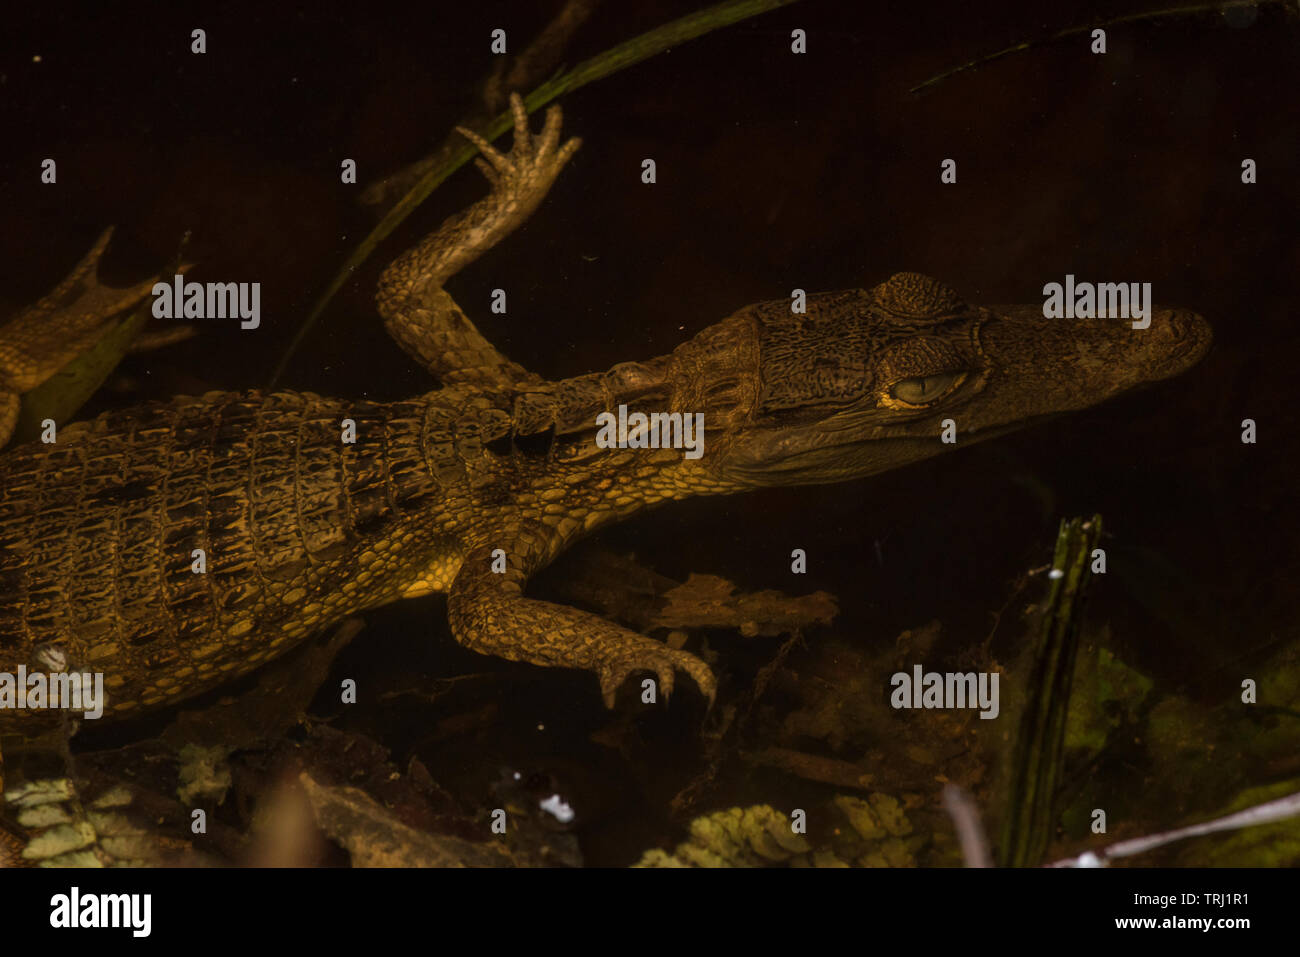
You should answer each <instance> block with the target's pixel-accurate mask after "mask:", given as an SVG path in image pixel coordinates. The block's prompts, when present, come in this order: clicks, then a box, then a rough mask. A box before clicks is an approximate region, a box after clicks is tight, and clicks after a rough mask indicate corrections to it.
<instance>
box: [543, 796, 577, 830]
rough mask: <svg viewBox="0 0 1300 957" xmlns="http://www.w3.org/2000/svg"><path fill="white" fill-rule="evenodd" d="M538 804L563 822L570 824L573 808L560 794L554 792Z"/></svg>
mask: <svg viewBox="0 0 1300 957" xmlns="http://www.w3.org/2000/svg"><path fill="white" fill-rule="evenodd" d="M537 806H538V807H539V808H541V809H542V810H543V811H545V812H546V813H548V814H550V815H551V816H552V817H554V818H555V819H556V820H557V821H559V822H560V823H561V824H568V823H569V822H570V821H572V820H573V818H574V814H573V808H571V807H569V805H568V803H567V802H566V801H565V800H564V798H562V797H560V796H559V795H558V794H552V795H551V796H550V797H548V798H546V800H544V801H538V802H537Z"/></svg>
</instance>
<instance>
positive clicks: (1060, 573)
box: [1047, 568, 1065, 578]
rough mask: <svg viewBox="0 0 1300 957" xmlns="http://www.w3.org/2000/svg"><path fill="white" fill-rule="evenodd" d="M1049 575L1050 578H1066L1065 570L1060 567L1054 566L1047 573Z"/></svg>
mask: <svg viewBox="0 0 1300 957" xmlns="http://www.w3.org/2000/svg"><path fill="white" fill-rule="evenodd" d="M1047 577H1048V578H1064V577H1065V572H1063V571H1061V570H1060V569H1059V568H1053V569H1052V570H1051V571H1050V572H1048V573H1047Z"/></svg>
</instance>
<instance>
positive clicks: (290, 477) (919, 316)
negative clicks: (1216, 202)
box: [0, 97, 1209, 726]
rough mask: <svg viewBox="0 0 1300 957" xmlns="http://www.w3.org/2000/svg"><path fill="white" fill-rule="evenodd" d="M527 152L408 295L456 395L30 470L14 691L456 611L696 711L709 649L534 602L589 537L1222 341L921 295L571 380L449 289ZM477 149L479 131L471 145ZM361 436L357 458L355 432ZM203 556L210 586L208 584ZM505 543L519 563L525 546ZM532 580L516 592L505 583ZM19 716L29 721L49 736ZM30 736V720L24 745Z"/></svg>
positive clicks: (880, 462) (523, 128) (406, 326)
mask: <svg viewBox="0 0 1300 957" xmlns="http://www.w3.org/2000/svg"><path fill="white" fill-rule="evenodd" d="M512 107H513V109H514V113H515V121H516V123H515V142H514V147H513V149H512V151H511V153H510V155H509V156H503V155H501V154H499V153H497V152H496V151H495V150H494V149H493V148H492V147H491V146H490V145H488V144H487V143H485V142H483V141H481V140H479V139H477V138H476V137H473V136H472V135H471V138H472V139H474V140H475V142H476V143H477V145H478V146H479V147H480V149H481V150H482V151H483V153H484V155H485V156H486V157H487V160H488V162H487V163H485V164H481V165H482V167H483V168H484V170H485V171H486V172H487V173H488V175H489V178H490V179H491V180H492V183H493V189H492V192H491V194H490V195H489V196H488V197H486V198H485V199H483V200H481V201H480V202H478V203H476V204H475V205H474V206H473V207H471V208H470V209H469V210H467V211H466V212H465V213H462V214H459V215H457V216H453V217H452V218H451V219H449V220H448V221H447V222H446V223H444V224H443V225H442V226H441V227H440V228H439V229H438V230H437V231H435V232H434V233H433V234H432V235H431V236H429V237H428V238H427V239H426V240H424V241H423V242H422V243H420V244H419V245H418V246H417V247H416V248H415V249H413V250H411V251H410V252H408V253H407V254H405V255H403V256H401V257H400V258H399V259H398V260H397V261H395V262H394V263H393V264H392V265H391V266H390V267H389V269H388V270H387V271H386V273H385V274H384V277H383V279H382V280H381V283H380V291H379V309H380V312H381V314H382V315H383V316H384V319H385V322H386V324H387V326H388V328H389V330H390V332H391V333H392V334H393V336H394V338H395V339H396V340H397V341H398V342H399V344H401V345H402V346H403V348H405V349H406V350H407V351H408V352H410V353H411V354H412V355H413V356H415V357H416V358H417V359H418V360H420V361H421V362H422V363H423V364H424V365H426V367H428V368H429V369H430V370H431V371H433V372H434V373H436V374H438V375H439V376H441V378H442V381H443V383H444V388H442V389H440V390H438V391H434V392H430V393H428V394H426V395H423V396H420V397H417V398H414V399H411V400H408V401H404V402H395V403H370V402H353V401H347V400H342V399H329V398H322V397H320V396H316V395H310V394H306V393H288V392H286V393H276V394H272V395H264V394H260V393H256V392H253V393H248V394H246V395H238V394H233V393H213V394H209V395H205V396H202V397H200V398H184V399H176V400H173V401H172V402H169V403H155V404H152V405H147V406H143V407H137V408H134V409H130V410H127V411H124V412H115V413H111V414H108V415H104V416H101V417H100V418H98V419H96V420H94V421H92V422H88V423H82V424H77V425H71V426H68V427H66V428H64V429H62V430H61V432H60V434H59V440H58V443H57V445H54V446H43V445H39V444H31V445H27V446H24V447H21V448H17V449H14V450H12V451H10V452H8V453H6V455H5V456H4V457H3V458H0V488H2V491H0V544H2V545H3V553H2V556H3V557H0V671H9V672H13V671H15V670H16V668H17V666H18V665H19V664H20V663H27V664H29V665H30V664H31V663H32V662H33V660H34V659H35V658H36V656H37V655H38V653H39V652H41V651H42V649H44V648H45V647H46V646H48V645H51V644H53V645H55V646H57V647H58V649H59V650H61V651H62V652H63V653H64V654H65V655H66V657H67V659H68V661H69V663H70V666H71V667H72V668H73V669H74V670H90V671H103V672H104V673H105V675H106V684H107V688H108V691H109V701H108V705H107V712H106V714H107V715H108V716H110V717H116V716H121V715H131V714H139V713H141V712H144V711H146V710H148V709H151V708H156V707H161V706H164V705H167V704H170V703H173V702H176V701H180V700H183V699H184V698H187V697H189V696H192V695H195V694H198V693H200V692H202V691H204V690H207V689H209V688H212V687H214V686H217V685H219V684H221V683H222V682H224V681H226V680H229V679H231V678H234V677H236V676H238V675H240V674H243V673H245V672H247V671H249V670H251V669H253V668H255V667H257V666H258V665H259V664H261V663H263V662H265V661H266V660H268V659H270V658H272V657H274V656H276V655H279V654H281V653H282V652H284V651H285V650H286V649H288V648H289V647H291V646H292V645H293V644H295V643H297V642H299V641H301V640H302V639H303V638H305V637H306V636H307V635H309V634H311V633H312V632H314V631H317V630H319V629H321V628H323V627H325V626H327V625H329V624H331V623H333V622H336V621H338V620H340V619H342V618H344V617H345V616H347V615H351V614H353V613H355V612H358V611H362V610H364V609H367V608H372V607H375V606H377V605H382V604H385V603H387V602H390V601H395V600H397V599H399V598H402V597H409V596H414V595H421V594H425V593H428V592H432V591H445V592H447V593H448V611H449V617H450V621H451V626H452V632H453V634H454V635H455V637H456V639H457V640H458V641H459V642H461V643H462V644H463V645H465V646H466V647H468V648H472V649H475V650H477V651H480V652H483V653H485V654H493V655H498V656H500V657H503V658H509V659H512V660H517V661H525V662H531V663H533V664H538V665H548V666H556V667H570V668H581V669H585V670H588V671H591V672H593V673H594V674H595V675H596V676H597V678H598V679H599V684H600V689H601V692H602V694H603V696H604V698H605V700H606V702H607V703H611V704H612V702H613V698H614V694H615V692H616V691H617V690H618V688H619V686H620V685H621V684H622V682H623V681H624V680H625V679H626V678H627V677H628V676H629V675H630V674H632V673H634V672H638V671H650V672H653V673H655V674H656V675H657V677H658V679H659V681H660V683H661V689H662V691H663V692H664V693H665V694H667V693H668V692H670V691H671V690H672V686H673V679H674V672H675V671H676V670H681V671H684V672H686V673H687V674H688V675H689V676H690V677H691V678H692V679H693V680H694V681H695V683H696V684H697V685H698V686H699V687H700V688H701V689H702V690H703V692H704V693H705V694H706V695H708V696H710V697H711V696H712V695H713V691H714V680H713V676H712V674H711V673H710V671H709V669H708V668H707V667H706V666H705V665H704V664H703V663H702V662H701V661H700V660H699V659H697V658H695V657H694V656H692V655H690V654H688V653H686V652H683V651H678V650H674V649H671V648H668V647H666V646H665V645H663V644H661V643H659V642H656V641H652V640H650V639H648V638H646V637H645V636H643V635H639V634H636V633H634V632H631V631H628V630H626V629H624V628H620V627H618V626H617V625H614V624H612V623H610V622H607V621H605V620H603V619H600V618H598V617H596V616H593V615H590V614H587V613H585V612H581V611H577V610H575V609H572V608H568V607H564V606H560V605H555V604H551V603H547V602H541V601H536V600H533V599H529V598H525V597H524V596H523V589H524V586H525V583H526V581H527V579H528V576H529V575H531V574H532V573H533V572H534V571H536V570H537V569H538V568H540V567H541V566H543V565H544V564H546V563H547V562H548V561H550V560H551V559H552V558H554V556H555V555H556V554H558V553H559V552H560V551H561V550H562V549H564V548H566V547H568V546H569V545H570V544H572V543H573V542H574V541H575V540H577V539H578V538H580V537H582V536H583V535H585V534H587V533H589V532H591V531H592V530H594V529H596V528H599V527H600V526H602V525H605V524H607V523H609V522H613V521H617V520H620V519H623V518H626V517H627V516H629V515H631V514H633V513H634V512H637V511H639V510H641V509H644V508H646V507H649V506H652V505H656V504H659V503H662V502H665V501H670V500H675V499H681V498H685V497H687V496H691V495H701V494H722V493H729V492H734V491H739V490H742V489H746V488H757V487H762V486H766V485H779V484H809V483H821V482H833V481H842V480H846V479H851V478H855V477H859V476H864V475H870V474H873V473H875V472H880V471H883V470H885V469H889V468H894V467H896V466H899V465H903V464H906V463H908V462H912V461H916V460H918V459H921V458H925V457H927V456H929V455H933V454H936V453H937V452H939V451H941V450H942V449H944V448H946V447H948V446H946V445H944V444H943V443H941V441H940V438H939V436H940V432H941V430H942V422H943V420H945V419H948V418H952V419H953V420H954V421H955V422H956V423H957V426H958V434H959V436H960V444H963V445H964V444H967V443H969V442H972V441H978V440H980V439H982V438H986V437H989V436H992V435H997V434H1001V433H1002V432H1005V431H1007V430H1008V429H1011V428H1015V427H1018V426H1020V425H1022V424H1024V423H1026V422H1028V421H1032V420H1034V419H1036V418H1038V417H1041V416H1044V415H1049V414H1054V413H1059V412H1064V411H1068V410H1071V409H1078V408H1083V407H1086V406H1089V405H1092V404H1094V403H1096V402H1099V401H1101V400H1103V399H1105V398H1107V397H1109V396H1111V395H1114V394H1116V393H1118V392H1121V391H1123V390H1125V389H1127V388H1129V387H1131V386H1135V385H1138V384H1141V383H1144V382H1148V381H1151V380H1154V379H1159V378H1163V377H1165V376H1169V375H1173V374H1176V373H1177V372H1180V371H1182V370H1183V369H1185V368H1187V367H1188V366H1189V365H1191V364H1192V363H1193V362H1195V361H1196V360H1197V358H1199V356H1200V355H1201V354H1202V353H1203V352H1204V349H1205V347H1206V345H1207V343H1208V340H1209V333H1208V327H1207V326H1206V324H1205V323H1204V321H1203V320H1202V319H1200V317H1198V316H1195V315H1193V314H1191V313H1185V312H1175V311H1169V310H1158V311H1156V312H1155V313H1154V315H1153V317H1152V323H1151V327H1150V328H1149V329H1147V330H1133V329H1131V328H1130V326H1129V324H1128V323H1127V322H1124V321H1115V320H1110V321H1096V322H1074V323H1070V324H1066V323H1063V322H1059V321H1054V322H1049V321H1046V320H1044V319H1043V318H1042V313H1041V308H1040V307H1038V306H1025V307H995V308H991V309H982V308H977V307H972V306H969V305H967V304H965V303H964V302H962V301H961V300H960V299H959V298H958V297H957V295H956V294H955V293H954V292H952V290H950V289H948V288H947V287H945V286H943V285H942V284H941V283H938V282H936V281H935V280H932V279H929V278H927V277H924V276H920V275H918V274H915V273H900V274H898V275H896V276H894V277H893V278H892V279H890V280H889V281H888V282H886V283H883V284H881V285H879V286H877V287H875V288H874V289H871V290H862V289H853V290H847V291H844V292H837V293H826V294H822V295H815V296H811V297H809V299H808V305H807V314H806V315H791V312H790V306H789V303H788V302H784V301H780V302H771V303H760V304H757V305H754V306H750V307H747V308H746V309H743V310H741V311H740V312H738V313H736V314H735V315H733V316H732V317H730V318H728V319H726V320H723V321H722V322H720V323H717V324H716V325H713V326H710V327H708V328H706V329H705V330H704V331H702V332H701V333H700V334H698V335H697V336H695V337H694V338H693V339H691V340H690V341H689V342H686V343H684V344H683V345H681V346H679V347H678V348H677V349H676V350H675V351H674V352H673V353H672V354H671V355H669V356H661V357H659V358H656V359H652V360H649V361H646V362H642V363H626V364H623V365H620V366H616V367H615V368H614V369H612V370H610V371H609V372H608V373H605V374H593V375H588V376H581V377H577V378H574V379H567V380H563V381H559V382H548V381H545V380H543V379H541V378H540V377H538V376H535V375H532V374H530V373H528V372H527V371H526V370H524V369H523V368H522V367H520V366H518V365H517V364H515V363H513V362H511V361H510V360H508V359H506V358H505V357H504V356H502V355H501V354H500V353H498V352H497V351H496V349H495V348H493V347H492V345H491V344H490V343H488V342H487V341H486V340H484V339H483V337H482V336H481V335H480V334H479V333H478V331H477V330H476V329H475V328H474V326H473V324H472V323H471V322H470V321H469V320H468V319H467V318H466V317H465V315H464V313H463V312H461V310H460V309H459V308H458V307H457V306H456V304H455V302H453V301H452V299H451V297H450V295H448V293H447V292H446V290H445V289H444V288H443V283H444V282H445V281H446V279H447V278H448V277H449V276H451V275H452V274H453V273H455V271H456V270H458V269H460V268H462V267H463V266H464V265H465V264H466V263H468V262H471V261H473V260H474V259H475V258H476V257H478V256H479V255H481V254H482V253H483V252H484V251H486V250H487V249H489V248H491V246H492V245H494V244H495V243H497V242H498V241H500V239H501V238H503V237H504V236H506V235H508V234H509V233H510V232H511V231H512V230H513V229H514V228H516V227H517V226H518V225H519V224H520V223H521V222H523V221H524V219H526V218H527V216H528V215H529V214H530V213H531V212H532V211H533V209H535V208H536V206H537V205H538V204H539V203H540V202H541V200H542V198H543V197H544V196H545V194H546V192H547V190H548V189H549V187H550V185H551V183H552V182H553V181H554V179H555V177H556V176H557V175H558V173H559V171H560V169H561V168H562V167H563V165H564V163H565V162H566V161H567V160H568V158H569V157H570V156H572V155H573V152H574V151H575V150H576V149H577V142H576V141H574V140H570V141H569V142H568V143H566V144H564V145H563V146H561V145H560V142H559V123H560V114H559V110H558V109H557V108H552V109H551V111H550V113H549V114H548V117H547V120H546V125H545V128H544V130H543V132H542V134H541V135H540V136H539V137H536V138H534V137H532V136H531V135H530V134H529V132H528V128H527V117H526V115H525V113H524V109H523V106H522V103H521V102H520V101H519V100H518V98H517V97H516V98H514V99H513V101H512ZM467 135H470V134H467ZM619 404H626V405H628V406H629V407H630V408H632V409H641V410H644V411H647V412H649V411H664V410H672V411H682V412H686V413H696V412H702V413H704V414H705V423H706V439H705V454H704V455H703V457H701V458H699V459H695V460H689V459H685V458H684V457H683V455H682V453H681V451H680V450H671V449H663V450H660V449H617V448H616V449H603V448H599V447H598V446H597V445H596V443H595V432H596V430H595V425H594V420H595V417H596V415H597V414H598V413H599V412H602V411H606V410H609V411H612V410H614V409H616V408H617V406H618V405H619ZM346 419H351V420H353V421H354V422H355V427H356V442H355V444H347V443H344V442H343V441H342V440H341V435H342V432H343V428H344V420H346ZM194 549H203V550H204V552H205V553H206V556H207V562H208V566H207V573H206V574H194V573H193V572H192V571H191V553H192V550H194ZM497 549H500V550H501V552H500V553H496V550H497ZM497 554H500V555H503V556H504V559H505V571H504V573H498V572H497V571H496V570H494V568H493V564H494V556H495V555H497ZM36 717H37V715H35V714H34V713H33V712H30V711H22V712H3V711H0V723H3V722H10V723H15V722H16V723H22V722H23V721H24V720H28V719H30V720H32V721H34V720H35V719H36ZM0 726H3V725H2V724H0Z"/></svg>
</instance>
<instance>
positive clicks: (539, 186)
mask: <svg viewBox="0 0 1300 957" xmlns="http://www.w3.org/2000/svg"><path fill="white" fill-rule="evenodd" d="M510 112H511V113H513V114H514V118H515V140H514V144H513V145H512V146H511V148H510V153H509V155H506V154H504V153H502V152H500V151H499V150H498V149H496V147H494V146H493V145H492V144H491V143H489V142H488V141H487V140H485V139H484V138H483V137H481V136H479V135H478V134H477V133H475V132H474V131H473V130H467V129H465V128H464V127H462V126H458V127H456V130H457V132H459V133H460V134H461V135H462V136H464V137H465V138H466V139H468V140H469V141H470V142H471V143H473V144H474V145H475V146H477V147H478V148H479V151H480V152H481V153H482V154H483V156H482V157H480V158H478V159H475V160H474V164H475V165H476V166H477V167H478V168H479V169H480V170H482V171H483V175H484V176H486V177H487V178H488V181H489V182H490V183H491V184H492V194H493V198H494V199H496V200H497V201H498V202H499V203H500V207H501V208H500V211H499V215H500V216H501V218H502V219H503V221H505V222H511V223H513V222H517V221H518V220H519V219H522V218H524V217H527V216H528V214H529V213H531V212H532V211H533V209H534V208H536V206H537V204H538V203H539V202H541V200H542V197H543V196H545V195H546V191H547V190H548V189H550V188H551V184H552V183H553V182H555V178H556V177H557V176H558V175H559V174H560V170H561V169H563V168H564V164H565V163H567V162H568V161H569V158H570V157H571V156H573V154H574V153H576V152H577V151H578V147H579V146H581V145H582V141H581V140H580V139H578V138H577V137H576V136H575V137H573V138H571V139H570V140H569V141H568V142H566V143H565V144H564V145H563V146H560V120H561V113H560V108H559V107H558V106H552V107H551V108H550V109H548V110H547V111H546V122H545V124H544V125H543V127H542V132H541V135H540V136H538V137H537V138H536V139H534V137H533V134H532V132H531V131H530V130H529V129H528V111H527V110H525V109H524V101H523V100H522V99H521V98H520V96H519V94H518V93H511V94H510Z"/></svg>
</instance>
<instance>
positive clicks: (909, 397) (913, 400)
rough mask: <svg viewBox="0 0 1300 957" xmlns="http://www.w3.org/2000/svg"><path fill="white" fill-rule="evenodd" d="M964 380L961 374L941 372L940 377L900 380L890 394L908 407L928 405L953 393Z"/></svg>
mask: <svg viewBox="0 0 1300 957" xmlns="http://www.w3.org/2000/svg"><path fill="white" fill-rule="evenodd" d="M962 378H964V377H963V375H962V374H961V373H959V372H941V373H939V374H938V375H927V376H917V377H915V378H911V379H900V380H899V381H898V382H895V383H894V387H893V388H892V389H890V390H889V394H890V395H891V396H893V397H894V398H895V399H897V400H898V401H900V402H906V403H907V404H908V405H927V404H929V403H931V402H933V401H935V400H936V399H938V398H940V397H941V396H943V395H945V394H947V393H948V392H950V391H952V388H953V386H955V385H956V384H957V383H958V382H960V381H961V380H962Z"/></svg>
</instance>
